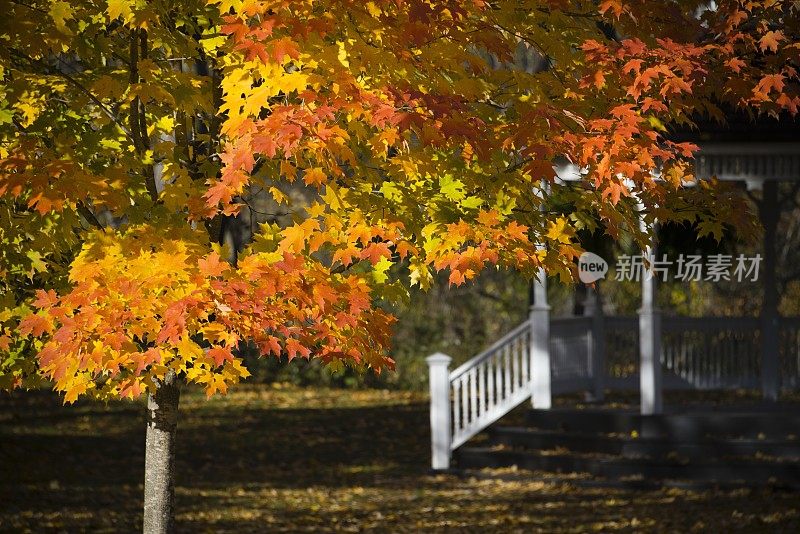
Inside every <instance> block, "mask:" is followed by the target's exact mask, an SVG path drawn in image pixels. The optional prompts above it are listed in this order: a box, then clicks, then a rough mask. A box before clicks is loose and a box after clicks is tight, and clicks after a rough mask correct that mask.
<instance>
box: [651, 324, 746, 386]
mask: <svg viewBox="0 0 800 534" xmlns="http://www.w3.org/2000/svg"><path fill="white" fill-rule="evenodd" d="M662 328H663V335H662V341H661V343H662V352H661V363H662V365H663V369H664V372H665V375H667V378H670V375H671V378H673V380H672V383H667V384H665V385H666V386H667V387H672V388H677V387H681V386H685V387H690V388H692V389H739V388H756V387H759V385H760V380H761V354H760V345H759V338H760V324H759V320H758V319H757V318H755V317H702V318H698V317H664V320H663V323H662ZM675 379H677V380H675ZM665 380H666V379H665Z"/></svg>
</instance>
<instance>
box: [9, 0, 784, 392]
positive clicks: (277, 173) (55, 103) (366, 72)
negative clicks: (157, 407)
mask: <svg viewBox="0 0 800 534" xmlns="http://www.w3.org/2000/svg"><path fill="white" fill-rule="evenodd" d="M0 6H2V10H3V12H4V13H5V17H4V19H3V21H2V22H0V40H1V41H2V46H0V77H2V78H3V80H4V85H3V86H2V87H0V132H2V133H1V134H0V202H1V203H2V204H1V205H0V207H1V208H2V212H0V219H2V228H1V229H0V270H1V271H2V272H3V273H4V275H5V281H4V282H3V284H4V288H3V289H4V296H3V300H2V302H0V308H3V311H0V321H2V329H3V330H2V332H0V355H2V356H1V357H0V376H2V377H3V379H4V383H5V385H6V386H13V385H18V384H20V383H21V381H22V380H23V379H24V378H26V377H28V378H29V377H32V376H34V375H37V374H40V375H42V376H44V377H46V378H48V379H51V380H53V381H54V383H55V387H56V389H57V390H59V391H63V392H65V394H66V400H67V401H72V400H74V399H75V398H77V396H79V395H81V394H92V395H97V396H100V397H106V398H110V397H136V396H138V395H140V394H141V393H142V392H144V391H151V390H152V388H154V387H155V384H156V382H157V381H159V380H161V379H163V377H164V376H165V375H166V374H167V373H168V372H171V371H172V372H175V373H177V374H178V375H179V376H181V377H183V378H184V379H185V380H187V381H188V382H193V383H198V384H202V385H203V386H204V387H205V388H206V391H207V392H208V394H213V393H215V392H218V391H220V392H225V391H226V389H227V387H228V386H229V385H231V384H233V383H236V382H238V381H239V380H240V379H241V378H243V377H246V376H247V375H248V372H247V370H246V369H245V368H244V366H243V365H242V361H241V360H240V359H239V358H238V357H237V355H236V354H237V353H236V347H237V346H238V345H239V344H240V343H243V342H251V343H254V344H255V345H256V346H257V347H258V348H259V349H260V351H261V352H262V353H263V354H264V355H274V356H279V355H283V354H285V355H288V357H289V358H293V357H296V356H300V357H305V358H309V357H318V358H321V359H322V360H324V361H325V362H327V363H329V364H330V365H332V366H334V367H337V366H341V365H351V366H355V367H359V368H365V367H369V368H372V369H376V370H380V369H382V368H386V367H391V366H392V361H391V359H389V358H388V356H387V355H386V347H387V344H388V340H389V335H390V333H389V328H390V326H391V323H392V317H391V316H390V315H389V314H388V313H386V312H385V311H383V310H382V309H381V307H379V306H378V305H377V304H376V303H377V302H378V301H379V300H380V299H384V298H386V299H392V298H396V296H397V295H398V294H399V293H402V283H398V281H399V282H403V281H408V282H410V283H411V284H419V285H421V286H423V287H427V286H428V285H429V284H430V283H431V281H432V273H433V272H434V271H442V270H446V271H448V272H449V280H450V282H451V283H453V284H462V283H464V282H465V281H467V280H470V279H472V278H474V277H475V276H477V275H478V274H479V273H480V272H481V270H483V269H484V268H486V267H488V266H492V265H498V266H501V267H508V268H515V269H519V270H521V271H523V272H524V273H526V274H528V275H533V274H534V273H536V272H537V271H538V270H539V269H540V268H544V269H545V270H547V271H548V272H551V273H555V274H559V275H561V276H562V277H564V278H569V277H570V276H571V273H572V272H573V269H574V258H575V256H576V255H577V254H578V253H579V252H580V247H579V245H578V244H577V242H576V239H575V234H576V231H577V230H579V229H582V228H595V227H596V226H598V225H601V226H602V227H604V228H605V230H606V231H607V232H608V233H610V234H611V235H612V236H618V235H619V233H620V232H621V231H628V232H632V233H633V234H634V235H636V236H637V238H639V239H640V240H641V239H643V236H642V235H640V234H639V233H638V232H639V231H638V224H637V223H636V222H635V221H636V217H637V211H636V207H635V203H634V202H633V201H632V197H633V196H636V197H637V200H638V201H639V202H641V203H642V204H643V205H644V207H645V209H646V212H647V217H648V218H650V219H651V220H652V219H654V218H658V219H659V220H670V219H672V220H680V221H688V222H692V223H698V224H699V225H700V228H701V230H702V231H703V232H704V233H711V234H715V235H721V233H722V228H723V225H724V224H733V225H735V226H737V227H739V228H740V229H744V230H745V231H747V230H749V229H751V227H750V226H749V224H750V223H749V221H748V219H747V218H746V216H745V211H746V210H744V209H743V207H742V203H741V202H742V201H741V200H740V199H739V197H738V196H737V195H735V194H733V193H732V192H731V191H729V190H727V189H725V188H723V187H721V186H719V185H717V186H715V185H713V184H708V183H704V184H702V185H700V186H697V187H691V188H687V187H686V186H687V185H693V183H694V178H693V176H692V175H691V166H690V164H689V160H688V158H690V157H691V155H692V154H693V152H694V151H695V150H696V148H697V147H695V146H694V145H691V144H689V143H676V142H672V141H670V140H669V138H668V136H667V133H668V132H667V129H668V127H669V126H670V125H672V124H684V125H691V124H692V122H693V121H694V120H696V118H697V117H698V116H704V115H705V116H711V117H714V118H718V119H722V118H723V117H724V114H725V112H726V110H731V109H742V110H746V111H747V112H750V113H752V114H753V115H758V114H765V115H773V116H778V115H780V114H786V113H788V114H792V115H794V114H795V113H796V112H797V107H798V104H800V97H799V96H798V92H797V82H798V73H797V70H796V69H797V58H798V53H797V52H798V46H799V45H798V43H797V41H796V37H797V35H798V17H797V9H798V8H797V7H796V4H795V3H793V2H781V1H775V0H762V1H760V2H738V1H726V0H722V1H719V2H717V3H716V7H715V8H714V9H707V8H705V7H704V6H705V3H704V2H683V1H676V2H646V1H643V0H639V1H626V2H622V1H604V2H601V3H600V4H599V5H597V4H596V3H595V2H589V1H587V2H582V1H579V2H566V1H561V0H549V1H543V2H518V1H514V2H511V1H504V0H500V1H497V2H484V1H482V0H446V1H438V0H428V1H418V0H372V1H368V2H352V1H347V0H326V1H318V0H301V1H292V2H288V1H279V0H261V1H252V0H245V1H240V0H214V1H210V2H208V3H206V2H205V1H203V0H190V1H188V2H180V3H174V2H160V1H150V2H144V1H142V0H108V2H107V3H106V2H100V3H96V2H86V1H78V2H64V1H41V0H30V1H29V2H27V3H23V2H15V1H4V2H2V3H0ZM566 163H570V164H572V165H573V167H574V169H577V171H576V172H577V173H578V179H577V180H576V181H574V182H570V183H565V182H563V181H559V180H556V179H555V177H556V172H555V171H554V164H555V165H561V166H562V167H563V164H566ZM292 188H294V190H297V189H298V188H300V189H302V190H303V191H304V198H305V201H303V202H298V201H297V200H293V197H292V194H291V190H293V189H292ZM262 191H265V192H266V193H267V194H268V195H269V197H270V198H271V199H272V200H274V201H275V202H276V203H277V204H280V205H282V206H284V207H286V209H287V210H289V212H290V213H291V215H292V221H293V222H292V223H291V224H288V225H286V224H284V225H277V224H264V225H262V226H261V228H260V229H259V232H258V235H257V236H256V238H255V240H254V241H253V243H251V244H250V245H249V246H247V247H246V248H245V249H244V250H242V251H237V252H238V254H237V255H236V258H235V261H231V262H230V263H229V262H228V260H229V259H232V258H233V256H232V253H233V252H234V251H231V250H229V249H226V248H224V247H221V246H220V245H219V244H218V242H219V240H220V238H219V227H220V221H222V220H223V219H224V218H225V217H232V216H236V215H237V214H238V213H240V211H241V210H243V209H244V208H245V207H247V208H250V205H249V199H250V198H252V195H254V194H256V193H257V192H262ZM33 354H35V355H36V357H35V359H34V358H32V357H31V355H33Z"/></svg>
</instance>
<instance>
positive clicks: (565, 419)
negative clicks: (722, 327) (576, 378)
mask: <svg viewBox="0 0 800 534" xmlns="http://www.w3.org/2000/svg"><path fill="white" fill-rule="evenodd" d="M526 422H527V424H528V425H530V426H531V427H535V428H538V429H542V430H561V431H568V432H579V433H585V434H588V433H604V434H611V433H616V434H631V433H632V432H636V433H637V434H638V435H640V436H645V437H651V436H664V437H669V438H670V439H673V440H675V441H695V440H698V439H701V438H704V437H708V436H712V437H736V438H752V439H765V438H773V439H786V438H787V437H790V436H794V435H797V434H800V414H798V413H797V412H796V411H794V412H789V411H782V410H777V409H776V410H769V411H767V410H765V411H763V412H761V411H758V412H756V411H754V412H747V413H737V412H726V411H713V412H704V413H684V414H680V413H679V414H662V415H641V414H638V413H636V412H633V411H615V410H601V409H592V408H589V409H583V410H577V409H565V408H556V409H551V410H530V411H529V412H528V413H527V416H526Z"/></svg>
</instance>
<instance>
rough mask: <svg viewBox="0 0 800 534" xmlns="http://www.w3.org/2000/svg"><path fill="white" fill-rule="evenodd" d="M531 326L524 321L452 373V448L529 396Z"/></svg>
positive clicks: (450, 380)
mask: <svg viewBox="0 0 800 534" xmlns="http://www.w3.org/2000/svg"><path fill="white" fill-rule="evenodd" d="M530 326H531V323H530V321H525V322H523V323H522V324H520V325H519V326H517V327H516V328H514V329H513V330H511V331H510V332H509V333H508V334H506V335H505V336H503V337H502V338H501V339H499V340H498V341H497V342H496V343H494V344H492V346H490V347H489V348H488V349H486V350H485V351H483V352H481V353H480V354H478V355H477V356H475V357H474V358H472V359H471V360H469V361H468V362H466V363H464V364H463V365H461V366H459V367H458V369H456V370H455V371H453V372H452V373H450V376H449V390H450V395H451V399H452V412H453V413H452V439H451V440H450V449H451V450H454V449H456V448H458V447H459V446H461V445H462V444H464V443H465V442H466V441H467V440H469V439H470V438H471V437H472V436H474V435H475V434H477V433H478V432H481V431H482V430H484V429H485V428H486V427H487V426H489V425H491V424H492V423H494V422H495V421H497V420H498V419H500V418H501V417H503V416H504V415H505V414H507V413H508V412H510V411H511V410H513V409H514V408H516V407H517V406H519V405H520V404H521V403H522V402H524V401H525V400H526V399H527V398H529V397H530V395H531V365H530V336H531V329H530Z"/></svg>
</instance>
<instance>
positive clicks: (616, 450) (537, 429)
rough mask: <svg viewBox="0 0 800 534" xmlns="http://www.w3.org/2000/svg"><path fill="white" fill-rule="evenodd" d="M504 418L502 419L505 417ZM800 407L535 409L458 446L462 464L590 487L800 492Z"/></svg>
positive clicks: (457, 456) (465, 467)
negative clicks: (568, 479)
mask: <svg viewBox="0 0 800 534" xmlns="http://www.w3.org/2000/svg"><path fill="white" fill-rule="evenodd" d="M501 422H502V421H501ZM798 438H800V413H798V411H797V407H796V406H795V407H790V406H780V405H778V406H768V407H762V408H748V411H746V412H743V411H739V412H736V411H718V410H715V411H711V410H706V411H697V412H692V413H673V414H663V415H655V416H642V415H639V414H638V413H634V412H632V411H619V410H611V409H596V408H591V409H577V408H574V409H573V408H556V409H551V410H530V411H528V413H527V415H526V417H525V422H524V425H522V426H495V427H491V428H489V429H487V430H486V431H485V432H484V433H483V434H481V435H479V436H478V438H477V439H475V440H472V441H470V442H468V443H466V444H465V445H464V446H462V447H461V448H459V449H457V450H456V451H455V453H454V459H455V461H456V465H457V467H458V468H459V469H462V470H467V471H470V470H477V469H482V468H501V467H510V466H517V467H518V468H520V469H523V470H530V471H544V472H548V473H561V474H564V475H567V474H570V475H571V474H578V475H582V476H579V477H577V478H575V477H573V478H572V481H573V482H574V483H577V484H583V485H613V486H632V487H653V486H656V487H657V486H677V487H688V488H693V487H710V486H743V485H744V486H754V485H770V486H776V487H783V488H789V489H800V439H798Z"/></svg>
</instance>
